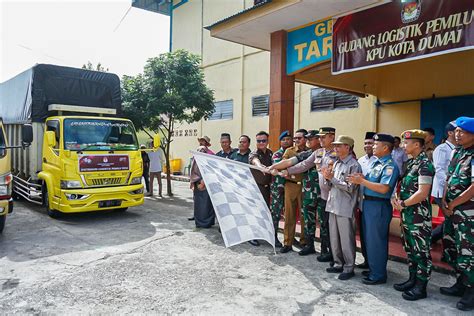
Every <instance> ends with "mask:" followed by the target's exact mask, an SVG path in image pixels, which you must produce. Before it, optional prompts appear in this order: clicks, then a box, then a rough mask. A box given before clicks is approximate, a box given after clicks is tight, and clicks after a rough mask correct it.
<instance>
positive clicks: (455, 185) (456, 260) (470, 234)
mask: <svg viewBox="0 0 474 316" xmlns="http://www.w3.org/2000/svg"><path fill="white" fill-rule="evenodd" d="M456 125H457V128H456V130H455V137H456V142H457V143H458V144H459V145H460V147H458V148H456V149H455V151H454V154H453V157H452V159H451V163H450V165H449V168H448V180H447V183H446V190H445V195H444V198H443V201H442V205H443V212H444V215H445V216H446V220H445V222H444V224H443V225H444V230H443V234H444V236H443V248H444V257H443V259H444V260H445V261H446V262H448V263H449V264H450V265H451V266H452V267H453V268H454V270H455V271H456V274H457V275H458V278H457V281H456V283H455V284H454V285H453V286H451V287H441V288H440V292H441V293H442V294H445V295H450V296H462V299H461V300H460V301H459V302H458V303H457V305H456V307H457V308H458V309H460V310H464V311H469V310H473V309H474V173H473V172H474V169H473V168H472V165H473V164H474V161H473V160H472V155H473V153H474V118H469V117H460V118H458V119H457V120H456Z"/></svg>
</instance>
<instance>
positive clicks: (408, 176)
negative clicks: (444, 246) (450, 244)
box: [392, 130, 435, 301]
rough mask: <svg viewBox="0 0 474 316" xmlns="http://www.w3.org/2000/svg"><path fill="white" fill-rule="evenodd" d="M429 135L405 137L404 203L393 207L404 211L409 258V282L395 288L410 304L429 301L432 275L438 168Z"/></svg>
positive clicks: (416, 132) (418, 132) (406, 134)
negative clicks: (432, 200)
mask: <svg viewBox="0 0 474 316" xmlns="http://www.w3.org/2000/svg"><path fill="white" fill-rule="evenodd" d="M425 134H426V132H424V131H422V130H408V131H405V132H403V133H402V138H403V145H404V147H405V152H406V154H408V155H411V156H412V157H413V158H412V159H410V160H409V161H408V164H407V168H406V170H405V172H404V174H403V176H402V179H401V189H400V199H396V198H395V199H392V206H393V207H394V208H396V209H399V210H400V215H401V228H402V229H401V235H402V242H403V248H404V249H405V252H406V253H407V257H408V271H409V273H410V277H409V279H408V281H406V282H402V283H397V284H394V285H393V287H394V288H395V290H397V291H401V292H403V294H402V297H403V298H404V299H406V300H409V301H415V300H419V299H422V298H426V285H427V284H428V280H429V278H430V275H431V268H432V262H431V254H430V245H431V203H430V201H429V197H430V192H431V185H432V183H433V177H434V174H435V170H434V166H433V164H432V163H431V162H430V160H429V159H428V156H427V155H426V153H425V152H424V151H423V146H424V143H425V137H426V135H425Z"/></svg>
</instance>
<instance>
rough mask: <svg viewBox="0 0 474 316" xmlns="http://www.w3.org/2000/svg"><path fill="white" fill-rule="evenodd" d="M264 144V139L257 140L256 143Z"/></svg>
mask: <svg viewBox="0 0 474 316" xmlns="http://www.w3.org/2000/svg"><path fill="white" fill-rule="evenodd" d="M266 142H267V140H266V139H257V143H260V144H262V143H266Z"/></svg>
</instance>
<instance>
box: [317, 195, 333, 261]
mask: <svg viewBox="0 0 474 316" xmlns="http://www.w3.org/2000/svg"><path fill="white" fill-rule="evenodd" d="M317 210H318V221H319V229H320V230H319V238H320V239H321V253H322V254H324V253H330V252H331V243H330V241H329V213H328V212H326V201H325V200H323V199H321V198H318V206H317Z"/></svg>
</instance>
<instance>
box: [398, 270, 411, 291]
mask: <svg viewBox="0 0 474 316" xmlns="http://www.w3.org/2000/svg"><path fill="white" fill-rule="evenodd" d="M415 281H416V273H415V272H411V271H410V277H409V278H408V280H407V281H405V282H402V283H396V284H394V285H393V288H394V289H395V290H397V291H400V292H405V291H407V290H410V289H411V288H412V287H414V286H415Z"/></svg>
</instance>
